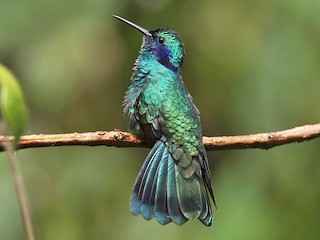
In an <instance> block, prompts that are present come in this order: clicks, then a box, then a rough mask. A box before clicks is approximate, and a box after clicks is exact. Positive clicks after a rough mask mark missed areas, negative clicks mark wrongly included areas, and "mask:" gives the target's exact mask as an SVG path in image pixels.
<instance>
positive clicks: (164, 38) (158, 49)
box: [114, 15, 185, 72]
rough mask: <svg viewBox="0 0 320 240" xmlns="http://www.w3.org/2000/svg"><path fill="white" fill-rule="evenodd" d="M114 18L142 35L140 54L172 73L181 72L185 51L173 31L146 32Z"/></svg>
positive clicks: (163, 29) (157, 30)
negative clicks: (152, 59) (154, 60)
mask: <svg viewBox="0 0 320 240" xmlns="http://www.w3.org/2000/svg"><path fill="white" fill-rule="evenodd" d="M114 17H115V18H117V19H119V20H121V21H123V22H125V23H127V24H129V25H130V26H132V27H134V28H136V29H137V30H139V31H140V32H142V33H143V35H144V37H143V43H142V46H141V54H144V55H146V56H148V57H150V58H155V59H156V60H157V61H158V62H159V63H160V64H162V65H163V66H165V67H166V68H168V69H170V70H172V71H174V72H178V71H180V70H181V67H182V64H183V60H184V57H185V50H184V46H183V43H182V41H181V40H180V37H179V35H178V34H177V33H176V32H175V31H173V30H171V29H169V28H161V29H156V30H146V29H144V28H142V27H140V26H138V25H136V24H134V23H132V22H130V21H128V20H126V19H124V18H122V17H119V16H116V15H114Z"/></svg>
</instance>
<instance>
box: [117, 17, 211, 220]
mask: <svg viewBox="0 0 320 240" xmlns="http://www.w3.org/2000/svg"><path fill="white" fill-rule="evenodd" d="M113 16H114V17H115V18H117V19H118V20H120V21H122V22H125V23H127V24H129V25H130V26H132V27H133V28H135V29H137V30H139V31H140V32H141V33H142V34H143V42H142V46H141V50H140V53H139V56H138V58H137V59H136V61H135V63H134V67H133V71H134V72H133V75H132V77H131V81H132V84H131V86H130V87H129V89H128V91H127V92H126V94H125V97H124V102H123V105H124V115H125V117H126V118H127V120H128V123H129V129H130V131H132V132H133V133H134V134H136V135H138V136H139V137H140V138H142V139H145V140H146V142H147V143H148V145H149V146H150V147H152V148H151V151H150V152H149V154H148V156H147V158H146V159H145V161H144V163H143V165H142V167H141V170H140V171H139V173H138V176H137V178H136V181H135V183H134V186H133V190H132V193H131V197H130V212H131V213H132V214H133V215H139V214H141V215H142V216H143V217H144V218H145V219H146V220H151V219H152V218H156V219H157V221H158V222H159V223H160V224H162V225H166V224H168V223H170V222H173V223H175V224H177V225H182V224H184V223H185V222H187V221H188V220H193V219H196V218H198V219H199V220H200V221H201V222H202V223H203V224H204V225H206V226H211V225H212V208H211V204H210V198H211V199H212V201H213V203H214V205H215V206H216V203H215V198H214V194H213V190H212V185H211V173H210V169H209V164H208V158H207V155H206V150H205V148H204V145H203V143H202V130H201V123H200V112H199V110H198V108H197V107H196V106H195V105H194V103H193V99H192V97H191V95H190V93H189V92H188V90H187V88H186V86H185V84H184V82H183V80H182V76H181V69H182V64H183V61H184V58H185V49H184V45H183V43H182V41H181V39H180V37H179V35H178V34H177V33H176V32H175V31H173V30H171V29H169V28H159V29H155V30H146V29H144V28H142V27H140V26H138V25H137V24H135V23H132V22H130V21H128V20H126V19H124V18H122V17H119V16H117V15H113Z"/></svg>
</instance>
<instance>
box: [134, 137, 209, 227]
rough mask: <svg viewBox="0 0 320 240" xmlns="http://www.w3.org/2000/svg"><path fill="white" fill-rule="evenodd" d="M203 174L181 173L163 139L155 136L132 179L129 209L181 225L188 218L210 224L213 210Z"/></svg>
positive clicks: (147, 216)
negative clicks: (187, 175)
mask: <svg viewBox="0 0 320 240" xmlns="http://www.w3.org/2000/svg"><path fill="white" fill-rule="evenodd" d="M207 188H208V187H207V185H206V183H205V182H204V179H203V177H202V176H201V173H200V176H199V175H198V174H196V173H195V174H193V175H192V176H191V177H189V178H184V177H183V176H181V175H180V173H179V171H178V167H177V165H176V163H175V160H174V159H173V157H172V156H171V154H170V153H169V151H168V149H167V147H166V145H165V143H164V142H163V141H161V140H158V141H157V142H156V143H155V145H154V146H153V148H152V149H151V151H150V153H149V154H148V156H147V158H146V160H145V162H144V164H143V165H142V168H141V170H140V172H139V174H138V177H137V179H136V181H135V184H134V187H133V190H132V194H131V199H130V211H131V213H132V214H133V215H138V214H142V216H143V217H144V218H145V219H146V220H150V219H152V218H154V217H155V218H156V219H157V221H158V222H159V223H160V224H162V225H165V224H168V223H170V222H174V223H175V224H177V225H182V224H184V223H185V222H186V221H188V220H189V219H190V220H191V219H196V218H199V220H200V221H201V222H202V223H203V224H204V225H206V226H210V225H211V224H212V210H211V205H210V199H209V196H208V189H207Z"/></svg>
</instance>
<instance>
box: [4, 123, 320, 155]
mask: <svg viewBox="0 0 320 240" xmlns="http://www.w3.org/2000/svg"><path fill="white" fill-rule="evenodd" d="M319 136H320V123H319V124H314V125H305V126H300V127H295V128H292V129H287V130H283V131H277V132H269V133H258V134H250V135H241V136H222V137H203V143H204V145H205V147H206V149H207V150H224V149H246V148H261V149H269V148H272V147H276V146H280V145H283V144H288V143H293V142H303V141H307V140H311V139H313V138H317V137H319ZM13 139H14V137H12V136H0V151H5V147H4V144H5V142H6V141H8V140H13ZM71 145H73V146H75V145H77V146H80V145H83V146H101V145H104V146H115V147H147V144H146V143H145V142H144V141H143V140H141V139H139V138H138V137H137V136H135V135H133V134H131V133H128V132H123V131H120V130H114V131H110V132H105V131H97V132H86V133H65V134H39V135H26V136H22V137H21V140H20V145H19V148H20V149H24V148H38V147H57V146H71Z"/></svg>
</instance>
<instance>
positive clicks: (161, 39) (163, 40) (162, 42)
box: [157, 37, 166, 45]
mask: <svg viewBox="0 0 320 240" xmlns="http://www.w3.org/2000/svg"><path fill="white" fill-rule="evenodd" d="M157 41H158V43H160V44H161V45H164V43H165V41H166V40H165V39H164V37H158V38H157Z"/></svg>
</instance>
